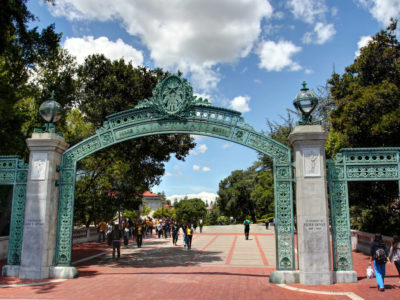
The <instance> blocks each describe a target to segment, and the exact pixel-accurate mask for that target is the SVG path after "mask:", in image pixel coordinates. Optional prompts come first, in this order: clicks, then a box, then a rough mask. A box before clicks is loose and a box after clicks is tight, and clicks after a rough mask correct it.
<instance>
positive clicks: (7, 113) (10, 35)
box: [0, 0, 61, 158]
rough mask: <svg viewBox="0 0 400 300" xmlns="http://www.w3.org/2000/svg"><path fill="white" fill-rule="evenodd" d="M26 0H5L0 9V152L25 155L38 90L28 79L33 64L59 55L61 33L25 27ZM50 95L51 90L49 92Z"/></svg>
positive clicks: (32, 17)
mask: <svg viewBox="0 0 400 300" xmlns="http://www.w3.org/2000/svg"><path fill="white" fill-rule="evenodd" d="M25 3H26V1H24V0H22V1H11V0H5V1H2V4H1V8H2V9H1V12H0V128H1V130H0V143H1V145H2V147H1V153H0V154H12V155H16V154H17V155H21V156H25V157H24V158H27V151H26V149H27V148H26V144H25V139H26V138H27V137H29V136H30V134H31V133H32V130H33V127H32V126H27V124H28V123H29V122H36V119H35V118H36V117H37V109H38V106H36V105H35V96H36V95H37V90H36V89H35V87H34V86H32V85H31V84H30V82H29V79H32V74H34V73H35V72H36V67H38V66H39V65H40V64H43V63H44V62H46V61H47V62H49V61H52V60H54V59H55V58H57V57H58V55H59V47H60V45H59V44H60V39H61V34H57V33H55V31H54V25H50V26H48V27H47V28H45V29H43V30H42V32H41V33H39V32H38V30H37V28H33V29H28V26H29V22H30V21H32V20H34V16H33V15H32V14H31V13H30V12H29V11H28V9H27V7H26V5H25ZM48 95H50V94H48Z"/></svg>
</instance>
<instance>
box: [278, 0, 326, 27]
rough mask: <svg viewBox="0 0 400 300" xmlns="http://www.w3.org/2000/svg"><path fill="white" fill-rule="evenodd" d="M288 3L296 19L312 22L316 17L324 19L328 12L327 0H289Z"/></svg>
mask: <svg viewBox="0 0 400 300" xmlns="http://www.w3.org/2000/svg"><path fill="white" fill-rule="evenodd" d="M286 5H287V7H288V8H289V9H290V10H291V12H292V14H293V16H294V17H295V18H296V19H300V20H303V21H305V22H307V23H310V24H312V23H314V21H315V19H323V18H324V16H325V13H326V12H328V7H327V6H326V5H325V0H289V1H288V2H287V4H286Z"/></svg>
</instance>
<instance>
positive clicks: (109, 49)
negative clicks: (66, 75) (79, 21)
mask: <svg viewBox="0 0 400 300" xmlns="http://www.w3.org/2000/svg"><path fill="white" fill-rule="evenodd" d="M64 48H65V49H67V50H68V52H69V53H71V54H72V55H74V56H76V59H77V61H78V63H80V64H81V63H83V62H84V61H85V58H86V57H87V56H88V55H90V54H97V53H98V54H104V55H105V56H106V57H107V58H109V59H111V60H116V59H120V58H124V59H125V60H126V61H132V64H133V65H134V66H137V65H141V64H143V54H142V52H140V51H139V50H136V49H135V48H133V47H132V46H130V45H128V44H125V43H124V41H123V40H121V39H118V40H117V41H116V42H113V41H110V40H109V39H108V38H107V37H105V36H102V37H99V38H97V39H94V38H93V36H84V37H83V38H67V39H66V40H65V42H64Z"/></svg>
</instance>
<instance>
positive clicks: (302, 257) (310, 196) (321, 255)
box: [289, 125, 333, 285]
mask: <svg viewBox="0 0 400 300" xmlns="http://www.w3.org/2000/svg"><path fill="white" fill-rule="evenodd" d="M327 137H328V133H327V132H325V131H324V130H323V129H322V127H321V125H305V126H296V127H295V128H294V130H293V132H292V133H291V134H290V135H289V140H290V142H291V143H292V144H293V145H294V151H295V161H296V210H297V233H298V256H299V271H300V283H302V284H310V285H323V284H332V283H333V273H332V264H331V246H330V238H329V216H328V213H329V212H328V197H327V186H326V162H325V142H326V139H327Z"/></svg>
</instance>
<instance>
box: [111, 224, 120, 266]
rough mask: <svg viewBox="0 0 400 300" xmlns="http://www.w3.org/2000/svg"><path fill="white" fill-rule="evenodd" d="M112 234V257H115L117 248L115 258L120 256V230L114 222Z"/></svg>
mask: <svg viewBox="0 0 400 300" xmlns="http://www.w3.org/2000/svg"><path fill="white" fill-rule="evenodd" d="M111 236H112V247H113V254H112V257H113V259H115V250H117V259H119V258H120V256H121V250H120V249H121V230H120V229H119V226H118V224H115V225H114V227H113V231H112V232H111Z"/></svg>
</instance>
